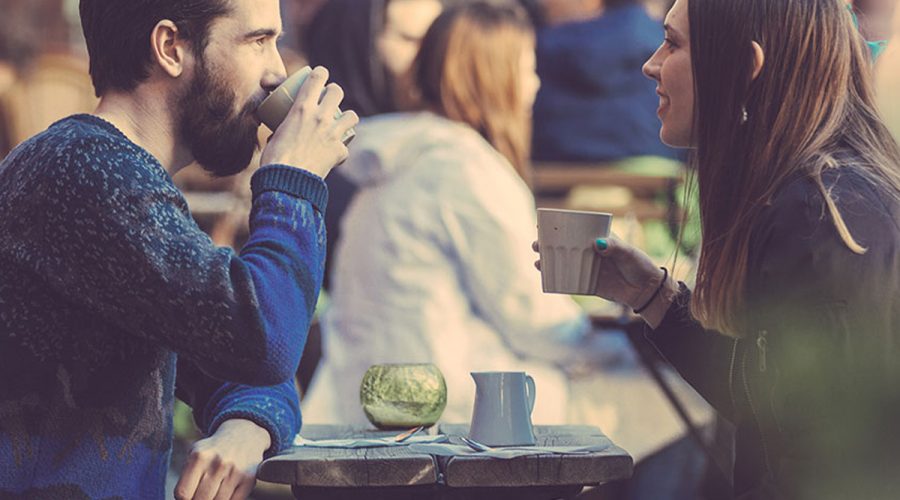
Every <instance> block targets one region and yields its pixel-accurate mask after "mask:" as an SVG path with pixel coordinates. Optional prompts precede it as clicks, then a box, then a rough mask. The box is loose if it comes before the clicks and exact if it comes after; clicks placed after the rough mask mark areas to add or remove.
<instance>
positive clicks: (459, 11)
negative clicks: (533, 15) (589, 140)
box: [414, 2, 534, 183]
mask: <svg viewBox="0 0 900 500" xmlns="http://www.w3.org/2000/svg"><path fill="white" fill-rule="evenodd" d="M533 44H534V31H533V28H532V27H531V24H530V22H529V20H528V16H527V14H526V13H525V11H524V10H523V9H522V8H520V7H518V6H515V5H491V4H488V3H484V2H475V3H464V4H461V5H457V6H455V7H451V8H450V9H447V10H446V11H444V13H443V14H441V15H440V16H439V17H438V18H437V19H436V20H435V22H434V24H432V25H431V28H430V29H429V30H428V33H426V34H425V38H424V39H423V40H422V47H421V48H420V49H419V55H418V57H417V58H416V62H415V63H414V68H415V69H414V71H415V77H416V84H417V86H418V90H419V92H421V99H422V101H423V104H424V105H425V106H426V107H427V108H429V109H431V110H433V111H435V112H437V113H438V114H440V115H442V116H444V117H446V118H449V119H451V120H454V121H458V122H462V123H465V124H467V125H469V126H471V127H472V128H474V129H475V130H477V131H478V132H479V133H480V134H481V135H482V136H483V137H484V138H485V140H487V141H488V142H489V143H490V144H491V145H492V146H493V147H494V148H495V149H496V150H497V151H499V152H500V153H501V154H502V155H503V156H504V157H506V159H507V160H509V162H510V163H511V164H512V166H513V167H514V168H515V169H516V171H517V172H518V173H519V175H520V176H521V177H522V178H523V179H524V180H525V181H526V182H529V183H530V179H531V176H530V170H529V162H528V158H529V156H530V150H529V149H530V143H531V120H530V116H529V115H528V112H527V110H526V109H525V107H524V106H523V105H522V102H523V96H522V95H521V90H520V87H519V75H520V64H521V57H522V52H523V51H524V50H527V49H528V48H529V47H531V46H533Z"/></svg>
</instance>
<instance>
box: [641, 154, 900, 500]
mask: <svg viewBox="0 0 900 500" xmlns="http://www.w3.org/2000/svg"><path fill="white" fill-rule="evenodd" d="M823 177H824V182H825V185H826V187H828V188H830V189H831V193H832V196H833V198H834V199H835V200H836V203H837V206H838V208H839V210H840V212H841V214H842V216H843V218H844V220H845V222H846V223H847V226H848V228H849V229H850V232H851V234H852V235H853V236H854V238H855V239H856V241H857V242H859V243H860V244H861V245H862V246H863V247H865V248H867V252H866V253H865V254H864V255H858V254H855V253H853V252H851V251H850V250H849V249H848V248H847V246H846V245H845V244H844V243H843V241H842V240H841V239H840V237H839V234H838V231H837V230H836V229H835V225H834V223H833V222H832V218H831V216H830V215H829V212H828V210H827V208H826V205H825V201H824V198H823V196H822V195H821V194H820V191H819V189H818V188H817V187H816V185H815V183H814V182H813V181H812V180H811V179H810V178H808V177H806V176H798V177H796V178H793V179H792V180H791V181H790V182H788V183H786V185H785V186H784V187H783V188H782V189H780V190H779V193H778V194H777V195H776V196H775V197H774V198H773V200H772V202H771V204H770V205H769V206H767V207H766V208H765V210H764V212H763V213H762V215H761V216H760V217H759V221H758V223H756V224H755V226H754V227H755V230H754V232H753V237H752V240H751V248H750V255H749V258H750V259H749V264H748V283H747V295H746V302H745V306H746V310H747V312H748V313H749V314H748V315H747V320H746V322H745V324H744V331H742V332H741V339H740V340H734V339H732V338H730V337H725V336H723V335H721V334H719V333H717V332H711V331H707V330H704V329H703V328H702V327H701V326H700V325H699V323H697V322H696V321H694V320H693V319H692V318H691V316H690V312H689V304H690V291H689V290H688V289H687V287H685V286H684V285H683V284H682V285H681V286H682V292H681V293H680V294H679V296H678V297H677V299H676V301H675V303H674V304H673V306H672V307H671V309H670V310H669V311H668V313H667V315H666V317H665V318H664V319H663V322H662V323H661V324H660V326H659V327H658V328H657V329H656V330H654V331H652V332H648V338H649V340H650V341H651V342H653V343H654V344H655V345H656V347H657V349H658V350H659V351H660V352H661V353H662V355H663V356H664V357H665V358H666V359H667V360H668V361H669V362H670V363H671V364H672V365H674V366H675V368H676V369H677V370H678V371H679V372H680V373H681V375H682V376H683V377H684V378H685V379H686V380H687V381H688V382H690V383H691V384H692V385H693V386H694V387H695V388H696V389H697V391H698V392H699V393H700V394H702V395H703V396H704V397H705V398H706V399H707V400H708V401H709V402H710V404H712V405H713V406H714V407H715V408H716V409H717V410H718V411H719V412H720V413H721V414H722V415H723V416H724V417H726V418H727V419H729V420H731V421H732V422H733V423H734V424H735V425H736V428H737V435H736V443H735V446H736V456H735V470H734V477H735V496H736V497H740V498H786V499H802V498H867V499H870V498H879V499H880V498H896V494H897V493H896V492H897V491H900V490H897V489H893V490H891V487H895V486H897V484H891V483H892V482H893V483H896V482H898V481H900V479H898V476H900V474H898V471H900V469H898V468H896V466H897V463H898V461H900V460H898V459H897V458H896V456H900V447H895V444H896V442H895V441H896V440H895V439H893V437H892V435H893V434H895V431H894V429H893V427H894V426H896V425H897V424H898V423H900V384H898V383H897V382H898V380H900V378H898V376H897V374H898V372H900V368H898V367H900V358H898V354H900V204H898V203H897V200H896V199H894V198H892V197H891V196H890V195H887V194H886V190H884V189H883V188H881V187H878V186H877V185H876V184H874V183H872V182H870V181H868V180H867V179H866V178H865V177H864V176H863V175H862V174H861V172H860V170H859V169H858V167H855V166H846V167H843V168H840V169H836V170H831V171H828V172H826V173H825V174H824V176H823ZM891 493H892V494H891Z"/></svg>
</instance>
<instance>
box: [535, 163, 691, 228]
mask: <svg viewBox="0 0 900 500" xmlns="http://www.w3.org/2000/svg"><path fill="white" fill-rule="evenodd" d="M533 167H534V193H535V199H536V200H537V205H538V207H542V208H543V207H546V208H566V209H571V210H592V211H601V212H609V213H612V214H613V215H615V216H617V217H620V218H621V217H625V216H629V217H635V218H636V219H637V220H638V222H646V221H648V220H660V221H664V222H665V223H666V224H667V225H668V227H669V230H670V233H671V234H672V235H673V237H675V239H677V234H678V228H679V225H680V221H681V219H682V215H683V213H682V211H681V208H680V207H679V204H678V200H677V190H678V187H679V186H680V185H681V184H682V182H683V181H684V178H685V175H684V172H685V170H684V164H683V163H681V162H679V161H675V160H671V159H668V158H662V157H655V156H638V157H632V158H627V159H624V160H619V161H615V162H607V163H572V162H535V163H534V165H533Z"/></svg>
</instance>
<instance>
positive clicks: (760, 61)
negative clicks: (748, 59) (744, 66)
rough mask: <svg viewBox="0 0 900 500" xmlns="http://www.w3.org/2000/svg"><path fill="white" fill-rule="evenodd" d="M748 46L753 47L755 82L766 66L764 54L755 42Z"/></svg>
mask: <svg viewBox="0 0 900 500" xmlns="http://www.w3.org/2000/svg"><path fill="white" fill-rule="evenodd" d="M750 44H751V45H752V46H753V79H754V80H756V77H757V76H759V73H760V72H761V71H762V69H763V66H765V64H766V53H765V52H763V49H762V46H760V44H758V43H756V42H750Z"/></svg>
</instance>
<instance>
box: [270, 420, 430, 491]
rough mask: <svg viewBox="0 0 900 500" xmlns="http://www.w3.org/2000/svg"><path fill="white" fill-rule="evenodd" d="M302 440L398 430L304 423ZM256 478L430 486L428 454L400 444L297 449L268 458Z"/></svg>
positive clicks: (320, 483)
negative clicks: (395, 445) (362, 429)
mask: <svg viewBox="0 0 900 500" xmlns="http://www.w3.org/2000/svg"><path fill="white" fill-rule="evenodd" d="M300 434H301V435H302V436H303V437H305V438H307V439H325V438H333V439H340V438H346V437H352V436H366V437H386V436H393V435H396V434H398V432H396V431H394V432H384V431H374V430H372V431H363V432H360V431H359V430H358V429H356V430H355V429H353V428H351V427H348V426H333V425H307V426H304V427H303V430H302V431H301V432H300ZM258 477H259V479H261V480H263V481H269V482H271V483H281V484H292V485H295V486H317V487H390V486H425V485H434V484H435V483H437V479H438V469H437V464H436V462H435V459H434V457H432V456H431V455H425V454H421V453H413V452H411V451H410V450H409V448H408V447H406V446H397V447H385V448H360V449H343V448H302V447H295V448H291V449H290V450H288V451H287V452H286V453H283V454H280V455H278V456H276V457H273V458H270V459H268V460H266V461H265V462H263V464H262V465H261V466H260V469H259V473H258Z"/></svg>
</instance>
